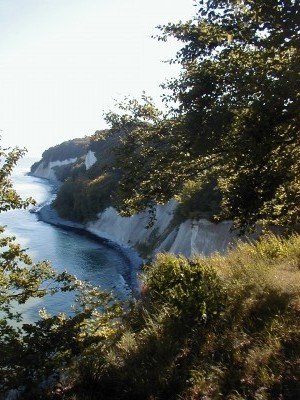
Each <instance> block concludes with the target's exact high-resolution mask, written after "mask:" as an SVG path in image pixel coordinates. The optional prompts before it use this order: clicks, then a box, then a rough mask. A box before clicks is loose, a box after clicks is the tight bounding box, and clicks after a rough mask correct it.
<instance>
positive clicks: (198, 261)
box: [45, 235, 300, 400]
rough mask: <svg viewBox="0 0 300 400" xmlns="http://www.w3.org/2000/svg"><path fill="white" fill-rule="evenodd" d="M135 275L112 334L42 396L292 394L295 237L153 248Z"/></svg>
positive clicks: (299, 347) (299, 266) (296, 352)
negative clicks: (136, 291) (137, 293)
mask: <svg viewBox="0 0 300 400" xmlns="http://www.w3.org/2000/svg"><path fill="white" fill-rule="evenodd" d="M143 281H144V282H143V293H142V297H141V299H140V300H138V301H134V302H132V304H131V306H130V308H129V309H128V311H127V313H126V315H125V317H124V319H123V321H122V328H121V329H120V330H119V331H118V332H117V334H116V336H115V338H114V340H113V341H110V343H109V344H108V345H107V346H102V347H101V351H99V352H97V349H96V347H95V349H90V352H89V357H88V358H87V357H86V356H84V355H82V356H81V357H78V358H77V360H76V363H75V372H76V373H75V374H74V375H73V381H72V379H71V374H70V379H69V385H66V386H65V388H62V389H61V391H60V393H59V394H58V393H56V394H54V393H53V394H52V395H51V396H50V395H49V396H48V398H53V399H54V398H55V399H72V400H94V399H98V400H99V399H100V400H101V399H111V400H114V399H118V400H127V399H128V400H129V399H130V400H135V399H136V400H140V399H141V400H142V399H143V400H146V399H148V400H160V399H161V400H173V399H174V400H175V399H178V400H198V399H205V400H210V399H212V400H214V399H216V400H217V399H227V400H238V399H239V400H241V399H253V400H254V399H255V400H267V399H270V400H271V399H272V400H273V399H278V400H279V399H284V400H294V399H298V398H300V387H299V382H300V340H299V339H300V326H299V325H300V324H299V321H300V318H299V317H300V237H299V236H292V237H291V238H289V239H282V238H279V237H276V236H274V235H266V236H265V237H264V238H263V239H261V240H260V241H258V242H257V243H255V244H245V243H239V244H238V245H237V247H236V248H235V249H233V250H231V251H230V252H229V253H228V254H227V255H225V256H221V255H219V254H214V255H212V256H211V257H207V258H204V257H198V258H195V259H193V260H191V261H189V260H187V259H186V258H184V257H179V258H178V257H175V256H172V255H169V254H160V255H159V256H158V257H157V259H156V261H155V262H154V263H153V264H152V265H151V266H148V267H146V268H145V271H144V275H143ZM45 398H46V397H45Z"/></svg>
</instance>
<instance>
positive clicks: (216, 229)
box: [31, 135, 237, 257]
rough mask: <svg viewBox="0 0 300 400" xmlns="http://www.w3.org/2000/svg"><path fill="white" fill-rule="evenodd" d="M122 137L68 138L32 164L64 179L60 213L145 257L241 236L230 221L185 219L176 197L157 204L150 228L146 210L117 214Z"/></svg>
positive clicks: (206, 250)
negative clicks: (118, 147)
mask: <svg viewBox="0 0 300 400" xmlns="http://www.w3.org/2000/svg"><path fill="white" fill-rule="evenodd" d="M119 140H120V138H119V135H112V136H110V137H109V138H108V139H106V140H102V139H100V140H98V141H94V140H90V138H85V139H82V140H80V139H75V140H74V141H69V142H64V143H62V144H61V145H58V146H55V147H54V148H51V149H49V150H47V151H45V152H44V154H43V158H42V160H40V161H39V162H38V163H36V164H35V165H33V167H32V171H31V173H32V175H35V176H39V177H42V178H46V179H49V180H52V181H60V182H62V185H61V187H60V189H59V191H58V194H57V198H56V200H55V201H54V203H53V205H54V208H55V209H56V211H57V212H58V215H59V217H62V218H65V219H69V220H73V221H75V222H79V223H81V224H82V226H84V227H85V229H86V230H87V231H89V232H91V233H93V234H95V235H97V236H100V237H103V238H107V239H109V240H112V241H115V242H117V243H119V244H121V245H123V246H129V247H134V248H135V249H136V250H137V251H138V252H139V253H140V254H141V255H142V256H143V257H148V256H152V255H153V254H155V253H157V252H162V251H167V252H171V253H174V254H182V255H185V256H187V257H191V256H192V255H193V254H198V253H201V254H205V255H209V254H211V253H213V252H215V251H220V252H224V251H226V249H227V248H228V246H230V244H232V243H233V242H234V240H235V239H236V237H237V235H236V233H233V232H232V231H231V227H232V224H231V222H229V221H223V222H221V223H219V224H215V223H212V222H210V221H209V220H207V219H204V218H199V217H198V218H194V219H193V218H185V219H184V218H183V217H182V215H181V216H180V215H179V214H178V212H177V209H178V203H177V202H176V201H175V200H171V201H170V202H168V203H167V204H165V205H157V206H156V217H155V220H154V223H153V225H152V226H151V227H148V228H147V225H148V223H149V213H148V212H147V211H145V212H141V213H138V214H135V215H133V216H131V217H123V216H120V215H119V214H118V213H117V211H116V210H115V208H114V207H113V200H114V194H115V191H116V190H117V186H118V179H119V176H120V172H119V171H117V170H116V169H114V157H115V156H114V151H113V150H114V148H115V147H116V145H117V144H118V142H119ZM75 155H76V157H74V156H75ZM60 221H61V219H60ZM52 222H53V213H52Z"/></svg>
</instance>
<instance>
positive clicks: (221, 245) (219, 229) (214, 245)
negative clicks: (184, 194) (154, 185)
mask: <svg viewBox="0 0 300 400" xmlns="http://www.w3.org/2000/svg"><path fill="white" fill-rule="evenodd" d="M175 209H176V202H175V201H174V200H172V201H170V202H169V203H167V204H166V205H164V206H162V205H159V206H157V212H156V221H155V223H154V225H153V226H152V227H151V228H149V229H147V228H146V226H147V223H148V218H149V217H148V214H147V212H142V213H139V214H135V215H133V216H131V217H121V216H120V215H118V214H117V212H116V211H115V210H114V209H113V208H112V207H110V208H107V209H106V210H105V211H104V212H103V213H100V214H98V219H97V220H96V221H94V222H89V223H88V224H87V225H86V229H87V230H88V231H90V232H92V233H94V234H96V235H98V236H101V237H105V238H107V239H111V240H113V241H116V242H118V243H119V244H122V245H125V246H133V247H135V248H136V249H137V250H139V249H141V248H145V251H147V250H150V251H151V252H152V253H158V252H162V251H167V252H170V253H173V254H182V255H185V256H187V257H191V256H193V255H195V254H203V255H209V254H212V253H214V252H216V251H219V252H222V253H223V252H225V251H226V249H227V248H228V246H229V245H230V244H231V243H233V242H234V240H235V239H236V234H234V233H233V232H232V231H231V230H230V228H231V226H232V224H231V222H230V221H224V222H221V223H219V224H214V223H212V222H209V221H207V220H205V219H200V220H197V221H196V220H194V221H193V220H186V221H184V222H183V223H181V224H179V225H177V226H174V224H173V223H172V219H173V216H174V211H175Z"/></svg>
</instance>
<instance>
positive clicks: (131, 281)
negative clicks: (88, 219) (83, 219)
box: [31, 192, 143, 296]
mask: <svg viewBox="0 0 300 400" xmlns="http://www.w3.org/2000/svg"><path fill="white" fill-rule="evenodd" d="M52 193H53V192H52ZM54 193H55V192H54ZM54 193H53V194H54ZM31 212H33V213H34V214H36V215H37V218H38V220H39V221H42V222H45V223H47V224H50V225H53V226H56V227H57V228H60V229H63V230H68V231H72V232H74V233H76V234H78V235H83V236H85V237H87V238H89V239H91V240H93V241H95V242H97V243H101V244H102V245H104V246H107V247H109V248H111V249H114V250H116V251H117V252H118V253H119V254H121V255H122V257H123V258H124V260H125V264H126V270H125V271H122V273H121V275H122V276H123V278H124V280H125V282H126V284H127V285H128V286H129V288H130V290H132V292H133V295H134V296H138V295H139V283H138V273H139V272H140V270H141V268H140V267H141V264H142V263H143V260H142V258H141V257H140V256H139V255H138V254H137V252H136V251H135V250H134V249H133V248H130V247H125V246H122V245H120V244H118V243H117V242H114V241H111V240H109V239H106V238H103V237H101V236H98V235H96V234H95V233H92V232H90V231H88V230H87V229H86V227H85V225H84V224H80V223H77V222H73V221H70V220H67V219H64V218H61V217H59V216H58V214H57V212H56V211H55V210H54V209H53V208H52V207H51V204H49V203H46V204H44V205H43V204H42V205H40V206H38V207H37V208H36V209H34V210H32V211H31Z"/></svg>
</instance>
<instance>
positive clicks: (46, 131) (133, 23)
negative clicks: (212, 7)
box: [0, 0, 195, 157]
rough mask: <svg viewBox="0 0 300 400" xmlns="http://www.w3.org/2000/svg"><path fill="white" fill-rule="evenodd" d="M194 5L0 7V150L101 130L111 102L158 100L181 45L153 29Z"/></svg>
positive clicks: (144, 1) (109, 1)
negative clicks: (159, 38)
mask: <svg viewBox="0 0 300 400" xmlns="http://www.w3.org/2000/svg"><path fill="white" fill-rule="evenodd" d="M193 5H194V2H193V0H150V1H149V0H0V129H1V130H2V132H0V133H1V136H2V140H1V142H0V144H1V146H2V147H5V146H13V147H14V146H16V145H17V146H20V147H23V146H26V147H27V149H28V151H29V155H31V156H37V157H40V156H41V154H42V152H43V151H44V150H45V149H47V148H48V147H50V146H54V145H56V144H58V143H61V142H62V141H64V140H69V139H73V138H76V137H83V136H85V135H91V134H93V133H94V132H95V131H96V130H98V129H103V128H105V127H106V125H105V122H104V120H103V117H102V111H103V110H104V111H108V110H109V109H111V108H112V107H113V104H114V99H117V100H122V99H123V98H124V96H126V95H132V96H134V97H138V96H140V94H141V93H142V91H143V90H145V91H146V93H147V94H149V95H151V96H153V97H154V98H157V99H158V98H159V96H160V94H161V90H160V88H159V84H160V83H162V82H163V81H164V80H165V79H166V78H169V77H170V76H174V75H176V74H177V67H175V66H170V65H169V64H166V63H163V62H162V61H163V60H166V59H169V58H171V57H173V56H174V54H175V51H176V49H178V46H179V44H177V43H175V41H173V42H172V43H169V42H167V43H164V42H158V41H157V40H155V39H152V38H151V35H153V34H154V35H155V34H157V33H159V31H158V30H157V29H156V28H155V26H157V25H159V24H164V23H167V22H178V21H179V20H183V21H185V20H187V19H190V18H191V17H192V16H193V14H194V10H195V8H194V6H193Z"/></svg>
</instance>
